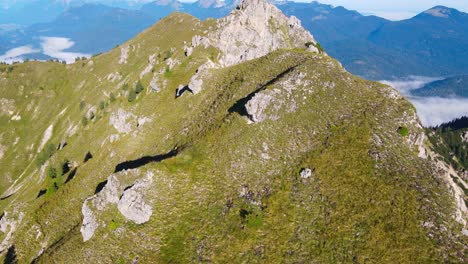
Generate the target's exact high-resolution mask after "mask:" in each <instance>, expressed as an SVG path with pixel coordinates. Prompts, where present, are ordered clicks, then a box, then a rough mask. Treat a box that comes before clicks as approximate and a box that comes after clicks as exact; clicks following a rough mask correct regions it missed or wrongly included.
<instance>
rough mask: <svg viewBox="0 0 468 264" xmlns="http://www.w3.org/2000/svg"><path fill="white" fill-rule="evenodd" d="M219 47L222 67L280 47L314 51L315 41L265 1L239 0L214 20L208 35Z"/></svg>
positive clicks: (296, 21) (296, 20)
mask: <svg viewBox="0 0 468 264" xmlns="http://www.w3.org/2000/svg"><path fill="white" fill-rule="evenodd" d="M210 38H212V39H213V40H214V43H213V44H214V45H215V46H216V47H217V48H219V49H220V50H221V51H222V53H223V57H222V58H221V60H220V62H221V64H223V65H224V66H229V65H234V64H237V63H239V62H242V61H247V60H251V59H254V58H258V57H261V56H264V55H266V54H268V53H270V52H272V51H274V50H278V49H281V48H295V47H296V48H305V47H306V45H308V47H309V50H310V51H314V52H318V51H319V50H318V48H317V47H316V46H315V45H316V44H317V42H316V41H315V39H314V38H313V36H312V35H311V34H310V33H309V32H308V31H307V30H305V29H304V28H303V27H302V25H301V22H300V21H299V20H298V19H297V18H296V17H294V16H292V17H289V18H288V17H287V16H286V15H284V14H283V13H282V12H281V11H280V10H279V9H278V8H277V7H276V6H274V5H273V4H272V3H270V2H268V1H265V0H242V1H240V3H239V5H238V6H237V8H236V9H235V10H233V11H232V12H231V14H230V15H228V16H227V17H225V18H222V19H220V20H219V21H218V30H217V31H215V32H214V33H212V34H211V35H210Z"/></svg>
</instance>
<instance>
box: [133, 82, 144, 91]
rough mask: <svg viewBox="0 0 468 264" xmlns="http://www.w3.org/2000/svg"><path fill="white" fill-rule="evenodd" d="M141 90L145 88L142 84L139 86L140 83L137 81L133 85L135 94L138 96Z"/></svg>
mask: <svg viewBox="0 0 468 264" xmlns="http://www.w3.org/2000/svg"><path fill="white" fill-rule="evenodd" d="M143 90H145V87H143V84H141V81H140V80H138V82H137V83H136V85H135V93H136V94H140V93H141V92H143Z"/></svg>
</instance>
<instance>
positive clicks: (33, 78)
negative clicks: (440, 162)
mask: <svg viewBox="0 0 468 264" xmlns="http://www.w3.org/2000/svg"><path fill="white" fill-rule="evenodd" d="M214 25H215V24H214V22H213V21H212V20H208V21H206V22H200V23H199V22H198V21H196V20H195V19H194V18H192V17H190V16H186V15H182V14H177V13H176V14H174V15H172V16H170V17H168V18H165V19H163V20H162V21H161V22H160V23H158V24H157V25H155V26H154V27H153V28H150V29H148V30H147V31H145V32H143V33H142V34H140V35H139V36H137V37H136V38H135V39H134V40H132V41H130V42H128V43H125V44H124V45H129V46H131V48H130V53H129V58H128V63H127V64H123V65H120V64H118V61H119V58H120V48H116V49H114V50H112V51H111V52H109V53H106V54H102V55H100V56H98V57H95V58H92V59H91V60H93V65H92V66H89V64H85V65H84V66H82V64H81V63H80V64H73V65H62V64H58V63H51V62H47V63H38V62H28V63H24V64H20V65H15V66H14V70H12V71H11V72H9V73H8V70H6V69H5V67H7V66H0V72H2V73H1V76H0V77H2V78H3V77H4V78H7V79H8V81H7V82H5V85H4V86H1V88H0V91H2V92H4V95H2V97H5V98H11V99H14V100H15V107H16V108H17V112H20V113H21V115H22V119H21V120H20V121H18V122H16V123H15V122H13V121H11V120H10V118H8V117H3V116H0V117H1V118H2V119H1V120H2V122H0V132H2V133H3V134H2V135H3V138H2V141H0V144H4V142H14V141H15V139H16V137H20V138H21V140H19V141H18V143H17V145H16V146H12V145H8V147H9V148H11V149H9V150H8V152H6V154H5V156H4V158H3V159H2V160H0V166H1V167H2V173H3V174H4V175H11V177H12V180H14V179H16V178H18V177H19V175H21V174H22V173H23V172H24V175H25V176H24V177H23V178H22V179H20V180H19V181H18V182H19V183H22V182H24V186H23V187H22V188H21V189H20V191H18V193H16V194H15V195H14V196H13V199H12V198H9V199H6V200H2V201H0V206H1V207H2V208H1V209H4V210H7V211H9V210H11V208H12V207H11V206H12V204H10V203H11V201H14V203H15V206H16V205H21V206H24V207H21V208H22V210H23V211H24V212H25V217H24V220H23V222H22V224H21V225H20V226H19V227H18V229H17V231H16V233H15V246H16V249H17V255H18V258H19V259H20V260H22V261H23V260H24V261H23V262H31V260H32V259H34V258H36V257H37V252H39V251H40V250H42V244H44V245H46V249H45V251H44V254H43V255H42V256H41V257H40V258H39V259H38V262H39V263H50V262H57V263H72V262H76V261H77V260H83V259H86V261H88V262H99V261H100V262H112V261H116V262H124V263H128V262H131V261H132V260H133V259H134V258H135V257H136V256H138V257H139V259H140V261H141V262H142V263H143V262H144V263H171V262H172V263H189V262H214V263H239V262H247V263H259V262H262V263H282V262H284V263H351V262H366V261H367V262H369V263H440V262H454V263H455V262H457V261H458V262H460V261H459V259H458V258H457V257H456V256H457V254H460V252H463V246H462V245H463V241H462V240H461V239H462V238H459V237H458V236H455V235H454V234H456V233H457V232H458V231H459V229H460V227H459V226H458V225H457V224H456V223H455V222H454V221H453V220H452V218H451V215H452V213H453V210H452V209H453V204H452V200H451V198H450V196H449V194H448V192H447V190H446V189H445V184H443V183H442V182H441V181H440V179H438V178H437V176H436V175H435V174H434V173H433V172H432V171H431V170H430V169H429V168H430V164H429V163H428V161H424V160H421V159H419V158H418V157H417V156H416V154H415V153H414V152H413V150H412V149H410V147H409V145H408V144H407V143H406V141H403V140H401V136H405V137H408V138H411V137H409V136H410V135H416V134H419V133H421V132H422V130H421V129H420V128H418V127H417V126H415V125H414V124H413V123H411V122H408V123H405V122H403V123H402V121H401V120H402V119H401V118H402V116H403V115H404V114H405V113H406V114H410V115H411V114H414V109H413V107H412V106H411V104H410V103H409V102H408V101H406V100H405V99H400V100H397V101H394V100H393V99H390V98H388V97H387V96H386V94H387V93H386V92H387V89H389V88H386V87H384V86H382V85H379V84H376V83H373V82H369V81H365V80H362V79H359V78H357V77H354V76H351V75H350V74H348V73H346V72H344V71H343V70H342V69H341V68H340V66H339V64H338V63H337V62H336V61H334V60H333V59H331V58H329V57H326V56H325V55H323V54H322V55H321V54H319V55H317V54H310V53H308V52H304V51H303V50H281V51H277V52H273V53H272V54H270V55H268V56H265V57H263V58H259V59H256V60H252V61H249V62H246V63H243V64H240V65H237V66H233V67H229V68H224V69H217V70H213V71H212V72H211V76H210V78H209V80H207V81H206V82H205V86H204V88H203V90H202V92H201V93H199V94H197V95H189V94H188V95H187V96H185V95H184V96H182V97H180V98H177V99H175V98H174V91H175V89H176V88H177V87H178V86H179V85H181V84H183V85H186V84H187V83H188V82H189V80H190V78H191V77H192V75H193V74H194V73H195V71H196V69H197V68H198V67H199V66H200V65H201V64H203V63H205V62H206V59H207V58H209V57H210V56H213V57H217V54H218V51H216V50H214V49H213V48H210V49H204V48H203V47H198V48H197V49H195V50H194V53H193V55H192V56H191V57H189V58H187V57H185V55H184V54H183V49H182V47H183V44H184V41H186V42H188V41H191V39H192V37H193V36H194V35H195V34H199V35H203V32H204V31H205V30H208V27H209V26H214ZM187 28H193V29H194V30H193V31H187V30H186V29H187ZM168 29H171V30H168ZM172 48H174V51H173V52H171V54H170V55H171V58H173V59H177V60H179V61H181V64H180V65H176V66H175V67H174V68H173V69H172V70H171V71H170V76H166V77H167V78H166V77H165V76H164V75H165V73H164V71H163V74H162V76H160V77H161V78H160V80H161V83H160V86H161V91H160V92H159V93H145V92H144V91H143V90H142V91H141V92H140V95H138V98H137V99H136V92H135V100H134V101H133V103H131V104H130V103H128V97H127V95H128V93H129V92H131V91H135V90H134V88H135V87H134V86H133V84H135V83H136V84H137V85H138V83H140V84H141V86H142V87H147V86H148V84H149V82H150V81H151V79H152V74H147V75H145V76H143V78H141V80H140V73H141V71H143V69H145V68H146V66H147V63H148V57H149V56H150V55H152V54H161V58H162V57H164V56H163V55H166V54H164V53H165V52H166V51H168V50H171V49H172ZM166 66H167V64H165V63H164V62H160V63H159V64H157V65H155V66H154V68H155V72H159V71H160V70H161V69H163V70H164V69H165V68H166ZM2 69H3V70H2ZM115 72H119V73H120V75H121V76H122V79H121V80H120V81H118V82H111V81H108V80H106V79H105V78H104V77H105V76H108V75H109V74H110V73H115ZM25 73H28V75H25V76H27V77H24V78H23V77H21V76H22V74H25ZM299 73H304V74H305V75H304V77H303V78H304V80H303V81H302V82H300V83H299V81H300V80H299V79H300V78H299V77H298V76H299ZM282 74H283V75H284V76H282ZM278 76H280V78H279V77H278ZM281 76H282V77H281ZM287 79H291V80H293V81H294V89H291V90H290V91H288V90H287V89H285V84H284V81H286V80H287ZM163 80H165V81H167V85H166V86H163V85H162V83H163ZM83 81H84V82H83ZM296 81H298V83H296ZM127 83H129V84H131V86H132V87H129V85H127ZM301 83H302V84H301ZM331 83H333V84H334V85H333V86H332V85H330V84H331ZM22 86H23V93H22V94H21V93H20V92H19V91H18V89H19V87H22ZM39 87H42V89H40V88H39ZM259 87H264V88H265V89H264V90H263V91H262V93H270V95H272V96H275V98H280V99H285V98H287V100H281V101H280V102H277V103H274V104H271V105H268V106H267V107H266V109H265V111H266V112H267V113H268V114H269V115H271V116H273V115H275V116H276V117H277V119H276V120H272V119H267V120H265V121H264V122H262V123H254V124H248V122H247V119H246V117H244V116H241V115H239V114H238V113H237V112H234V111H229V110H230V109H232V107H233V106H234V105H236V102H238V101H239V100H242V99H243V98H245V97H247V96H248V95H249V94H251V93H252V92H254V91H255V90H257V89H258V88H259ZM332 87H333V88H332ZM107 95H109V97H107ZM112 95H113V96H112ZM25 96H28V100H21V98H23V97H25ZM82 102H83V103H82ZM101 102H105V107H104V109H100V108H101V107H100V105H102V104H101ZM29 104H31V106H29V107H28V105H29ZM51 105H53V106H54V107H51ZM92 106H95V107H96V108H97V109H100V110H99V111H97V113H96V117H95V119H94V120H93V121H91V120H88V119H86V122H87V123H86V125H85V126H83V125H81V120H82V118H83V115H84V114H85V113H87V112H88V110H89V109H90V108H91V107H92ZM36 107H37V108H38V110H37V111H38V112H39V113H40V114H35V110H34V109H35V108H36ZM27 109H29V110H27ZM118 109H123V110H125V111H127V112H131V113H132V114H134V115H135V116H137V117H138V118H141V117H147V118H149V119H151V122H149V123H147V124H145V125H143V126H140V127H137V125H136V123H137V120H133V119H132V120H127V121H128V122H129V124H130V125H131V127H132V132H131V133H129V134H124V133H120V134H119V133H118V131H117V130H115V128H114V127H113V126H112V125H110V122H109V117H110V116H111V114H112V113H114V112H115V111H117V110H118ZM62 111H65V112H63V114H62V115H60V113H61V112H62ZM3 121H5V122H3ZM50 124H54V131H53V136H52V138H51V140H50V142H62V140H66V142H67V146H66V147H65V148H63V149H61V150H59V151H55V153H53V155H50V153H46V154H47V155H44V157H47V159H46V160H47V161H48V162H49V163H48V166H51V167H52V168H55V169H56V175H57V176H56V177H55V178H53V177H45V180H44V182H40V181H39V180H38V179H40V177H41V171H40V168H39V167H38V166H34V165H35V162H34V160H35V159H36V156H37V147H38V144H40V141H41V139H42V136H43V133H44V131H45V130H46V129H47V127H48V126H49V125H50ZM398 126H401V127H405V128H407V130H406V133H405V134H406V135H401V136H400V133H395V127H398ZM74 127H77V130H76V133H75V134H72V133H70V131H71V130H73V128H74ZM397 132H398V131H397ZM117 134H119V140H117V141H113V142H111V140H110V135H117ZM375 138H379V139H380V141H379V140H375ZM375 142H383V143H382V144H381V145H379V144H377V143H375ZM31 145H34V146H33V147H31ZM174 146H178V147H180V150H181V152H180V153H179V154H178V155H177V156H176V157H173V158H170V159H167V160H164V161H162V162H160V163H157V162H154V163H149V164H147V165H145V166H143V167H141V168H140V171H139V174H136V175H133V174H132V175H117V177H118V178H119V181H121V182H122V186H124V187H127V186H130V185H131V184H133V183H134V182H135V180H136V179H138V178H141V177H142V176H143V175H144V174H145V173H146V172H147V171H152V172H153V173H154V179H153V183H152V185H151V186H150V187H149V188H148V191H147V192H145V193H144V195H145V199H146V200H147V201H148V203H150V204H151V206H152V209H153V215H152V216H151V218H150V221H149V222H147V223H145V224H143V225H137V224H134V223H132V222H131V221H126V220H125V219H124V217H123V216H122V215H121V214H120V212H119V211H118V209H117V206H116V205H115V204H113V205H108V206H107V207H106V208H105V209H104V210H102V211H100V212H98V213H97V214H98V215H97V217H98V218H99V221H100V227H99V229H98V231H97V233H96V234H95V236H94V237H93V238H92V239H91V240H89V241H88V242H86V243H83V242H82V237H81V234H80V233H79V229H80V226H81V224H82V220H83V219H82V213H81V209H82V205H83V202H84V201H85V199H87V198H88V197H91V196H92V195H94V191H95V189H96V186H97V185H98V184H99V183H101V182H103V181H104V180H105V179H107V177H109V175H111V174H112V173H113V172H114V170H115V166H116V165H117V164H119V163H121V162H124V161H128V160H135V159H139V158H141V157H144V156H155V155H160V154H164V153H167V152H168V151H170V150H171V149H173V148H174ZM265 146H266V147H265ZM51 149H52V148H51ZM10 150H14V152H13V151H10ZM88 151H89V152H91V153H92V155H93V158H92V159H90V160H89V161H87V162H84V160H83V159H84V156H85V154H86V153H87V152H88ZM13 153H15V154H13ZM372 153H378V154H379V158H378V159H376V158H375V157H374V156H372V155H371V154H372ZM65 160H69V161H70V164H73V167H74V168H76V169H77V172H76V175H75V177H74V178H73V179H72V180H70V181H69V182H68V183H66V184H65V181H64V180H66V177H67V176H68V174H65V175H61V174H62V173H59V168H63V164H64V161H65ZM30 163H32V166H28V165H29V164H30ZM7 165H8V166H7ZM301 168H311V169H312V168H313V170H314V174H313V177H311V178H310V179H307V180H303V179H301V178H300V176H299V172H300V170H301ZM59 175H60V176H59ZM11 183H12V181H7V180H6V178H5V179H2V182H1V186H2V188H3V189H5V188H7V187H8V186H9V185H10V184H11ZM245 186H247V187H245ZM243 188H248V190H249V191H250V192H251V197H250V198H246V197H241V196H240V192H241V190H242V189H243ZM43 189H47V194H46V195H44V197H41V198H39V199H36V196H37V194H38V192H39V191H40V190H43ZM22 204H24V205H22ZM241 210H245V211H246V212H247V213H246V214H242V215H243V216H241V214H240V212H241ZM9 212H10V211H9ZM424 221H430V222H433V223H434V225H435V227H434V228H432V229H425V228H423V227H422V225H421V223H423V222H424ZM101 224H102V225H101ZM104 226H105V227H104ZM442 226H443V227H444V228H442ZM37 229H39V230H40V231H41V233H42V234H43V236H39V238H38V240H37V241H36V236H37V232H36V231H35V230H37ZM117 229H118V231H116V230H117ZM445 229H446V230H448V231H447V232H444V231H442V230H445ZM428 233H431V234H433V235H434V238H433V239H432V238H430V237H429V236H428ZM31 241H35V243H31ZM54 242H56V244H55V245H52V244H53V243H54Z"/></svg>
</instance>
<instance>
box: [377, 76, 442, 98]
mask: <svg viewBox="0 0 468 264" xmlns="http://www.w3.org/2000/svg"><path fill="white" fill-rule="evenodd" d="M442 79H444V78H435V77H425V76H409V77H406V78H404V79H401V80H391V81H389V80H382V81H380V82H381V83H383V84H386V85H390V86H392V87H393V88H395V89H397V90H398V91H400V92H401V93H403V94H405V95H408V94H410V92H411V90H414V89H419V88H422V87H423V86H424V85H426V84H428V83H431V82H434V81H438V80H442Z"/></svg>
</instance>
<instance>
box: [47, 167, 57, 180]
mask: <svg viewBox="0 0 468 264" xmlns="http://www.w3.org/2000/svg"><path fill="white" fill-rule="evenodd" d="M47 178H49V179H55V178H57V170H56V169H55V168H54V167H47Z"/></svg>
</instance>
